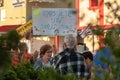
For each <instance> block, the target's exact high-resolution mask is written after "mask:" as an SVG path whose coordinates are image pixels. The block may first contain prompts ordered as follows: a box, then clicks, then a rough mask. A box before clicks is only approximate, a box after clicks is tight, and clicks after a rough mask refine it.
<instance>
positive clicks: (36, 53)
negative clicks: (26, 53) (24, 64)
mask: <svg viewBox="0 0 120 80" xmlns="http://www.w3.org/2000/svg"><path fill="white" fill-rule="evenodd" d="M38 54H39V53H38V51H37V50H35V52H34V53H33V55H32V58H31V59H30V62H31V64H34V63H35V61H37V59H38Z"/></svg>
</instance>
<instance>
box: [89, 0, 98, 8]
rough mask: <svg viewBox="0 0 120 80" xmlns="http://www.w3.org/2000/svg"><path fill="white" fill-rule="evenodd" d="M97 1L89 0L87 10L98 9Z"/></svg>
mask: <svg viewBox="0 0 120 80" xmlns="http://www.w3.org/2000/svg"><path fill="white" fill-rule="evenodd" d="M98 7H99V0H89V8H90V9H98Z"/></svg>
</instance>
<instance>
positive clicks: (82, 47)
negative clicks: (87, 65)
mask: <svg viewBox="0 0 120 80" xmlns="http://www.w3.org/2000/svg"><path fill="white" fill-rule="evenodd" d="M88 50H89V49H88V47H87V46H86V44H85V43H78V44H77V51H78V52H80V53H82V52H84V51H88Z"/></svg>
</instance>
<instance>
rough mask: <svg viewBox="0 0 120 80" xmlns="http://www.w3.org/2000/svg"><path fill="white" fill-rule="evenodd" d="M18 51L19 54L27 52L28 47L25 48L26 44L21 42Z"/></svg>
mask: <svg viewBox="0 0 120 80" xmlns="http://www.w3.org/2000/svg"><path fill="white" fill-rule="evenodd" d="M19 49H20V52H23V53H24V52H27V50H28V46H27V44H26V43H25V42H21V43H20V44H19Z"/></svg>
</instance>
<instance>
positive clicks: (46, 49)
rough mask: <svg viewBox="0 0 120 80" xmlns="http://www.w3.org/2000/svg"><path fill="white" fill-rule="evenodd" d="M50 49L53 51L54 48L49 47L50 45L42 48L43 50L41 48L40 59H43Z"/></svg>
mask: <svg viewBox="0 0 120 80" xmlns="http://www.w3.org/2000/svg"><path fill="white" fill-rule="evenodd" d="M50 49H52V46H51V45H49V44H45V45H43V46H41V48H40V57H42V56H43V55H44V54H45V53H46V51H48V50H50Z"/></svg>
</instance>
